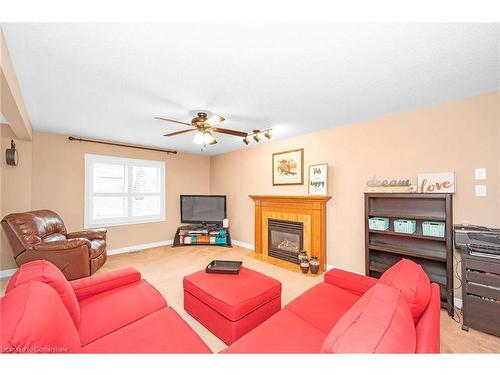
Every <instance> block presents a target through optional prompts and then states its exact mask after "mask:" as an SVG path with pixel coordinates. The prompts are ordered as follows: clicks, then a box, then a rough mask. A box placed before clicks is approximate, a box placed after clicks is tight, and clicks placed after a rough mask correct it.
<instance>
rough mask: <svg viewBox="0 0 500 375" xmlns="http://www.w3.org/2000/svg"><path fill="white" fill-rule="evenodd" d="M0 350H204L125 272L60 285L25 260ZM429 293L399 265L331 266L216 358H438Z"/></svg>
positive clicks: (409, 265)
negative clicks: (378, 272)
mask: <svg viewBox="0 0 500 375" xmlns="http://www.w3.org/2000/svg"><path fill="white" fill-rule="evenodd" d="M0 314H1V316H0V321H1V345H2V346H1V348H2V352H15V353H18V352H77V353H78V352H80V353H82V352H83V353H210V349H209V348H208V347H207V346H206V344H205V343H204V342H203V341H202V340H201V339H200V337H199V336H198V335H197V334H196V333H195V332H194V331H193V330H192V329H191V328H190V327H189V326H188V325H187V323H186V322H184V321H183V320H182V318H181V317H180V316H179V315H178V314H177V313H176V312H175V311H174V310H173V309H172V308H171V307H169V306H168V305H167V302H166V301H165V299H164V298H163V297H162V296H161V295H160V293H159V292H158V291H157V290H156V289H155V288H153V287H152V286H151V285H150V284H148V283H147V282H146V281H145V280H142V279H141V275H140V273H139V272H138V271H136V270H135V269H133V268H127V269H123V270H119V271H114V272H110V273H107V274H103V275H97V276H91V277H86V278H83V279H79V280H75V281H71V282H68V281H67V280H66V279H65V278H64V276H63V274H62V273H61V271H59V269H58V268H57V267H55V266H53V265H52V264H50V263H49V262H47V261H44V260H41V261H34V262H30V263H26V264H24V265H22V266H21V268H20V269H19V270H18V271H17V272H16V273H15V274H14V276H13V277H12V278H11V280H10V281H9V284H8V286H7V293H6V295H5V296H4V297H3V298H2V299H1V300H0ZM439 336H440V296H439V286H438V285H437V284H431V283H430V281H429V278H428V277H427V275H426V274H425V272H424V271H423V270H422V268H421V267H420V266H419V265H417V264H415V263H413V262H411V261H409V260H405V259H403V260H402V261H400V262H399V263H397V264H396V265H394V266H393V267H391V268H390V269H388V270H387V271H386V272H385V273H384V274H383V275H382V277H381V278H380V279H379V280H377V279H374V278H371V277H367V276H361V275H358V274H354V273H351V272H346V271H342V270H338V269H334V270H331V271H329V272H327V273H326V274H325V275H324V282H323V283H321V284H319V285H316V286H315V287H313V288H311V289H309V290H308V291H306V292H305V293H304V294H302V295H301V296H299V297H297V298H296V299H295V300H293V301H292V302H290V303H289V304H288V305H286V306H285V308H284V309H282V310H281V311H279V312H278V313H276V314H275V315H273V316H272V317H271V318H269V319H268V320H266V321H264V322H263V323H262V324H261V325H259V326H257V328H255V329H253V330H252V331H250V332H248V333H247V334H246V335H244V336H243V337H241V338H240V339H239V340H237V341H236V342H234V343H233V344H232V345H231V346H229V347H228V348H226V349H225V350H223V351H222V352H223V353H439Z"/></svg>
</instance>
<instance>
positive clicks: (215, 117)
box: [205, 115, 225, 126]
mask: <svg viewBox="0 0 500 375" xmlns="http://www.w3.org/2000/svg"><path fill="white" fill-rule="evenodd" d="M224 120H225V118H224V117H222V116H219V115H213V116H210V117H209V118H208V119H207V120H206V121H205V124H208V125H210V126H214V125H217V124H218V123H220V122H222V121H224Z"/></svg>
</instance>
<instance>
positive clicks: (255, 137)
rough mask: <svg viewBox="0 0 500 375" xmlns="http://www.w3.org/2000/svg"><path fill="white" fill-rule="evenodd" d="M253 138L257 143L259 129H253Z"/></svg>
mask: <svg viewBox="0 0 500 375" xmlns="http://www.w3.org/2000/svg"><path fill="white" fill-rule="evenodd" d="M253 139H254V141H255V142H257V143H259V141H260V131H258V130H254V131H253Z"/></svg>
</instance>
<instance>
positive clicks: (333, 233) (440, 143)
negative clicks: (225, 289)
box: [210, 92, 500, 272]
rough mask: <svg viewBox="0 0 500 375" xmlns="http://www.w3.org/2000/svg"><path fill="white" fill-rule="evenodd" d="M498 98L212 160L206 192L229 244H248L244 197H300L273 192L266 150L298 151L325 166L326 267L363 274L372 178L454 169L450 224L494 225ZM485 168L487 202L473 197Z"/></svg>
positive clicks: (498, 189) (250, 226)
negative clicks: (215, 203)
mask: <svg viewBox="0 0 500 375" xmlns="http://www.w3.org/2000/svg"><path fill="white" fill-rule="evenodd" d="M499 98H500V93H499V92H496V93H492V94H487V95H482V96H478V97H473V98H468V99H464V100H460V101H456V102H452V103H448V104H444V105H437V106H433V107H429V108H424V109H420V110H417V111H412V112H405V113H401V114H395V115H391V116H386V117H382V118H378V119H374V120H369V121H364V122H361V123H357V124H352V125H349V126H343V127H339V128H332V129H329V130H326V131H321V132H317V133H312V134H308V135H304V136H300V137H295V138H291V139H287V140H284V141H276V142H271V143H267V144H263V145H259V146H258V147H252V148H248V149H245V150H241V151H236V152H231V153H227V154H223V155H220V156H216V157H213V158H212V159H211V170H212V173H211V175H210V181H211V183H210V186H211V193H212V194H227V196H228V216H229V220H230V226H231V235H232V237H233V239H235V240H239V241H243V242H247V243H251V244H253V242H254V238H253V235H254V221H253V220H254V211H253V210H254V206H253V201H252V200H251V199H250V198H249V197H248V195H249V194H275V195H307V184H304V185H302V186H282V187H277V186H275V187H273V186H272V181H271V173H272V169H271V155H272V153H273V152H279V151H285V150H288V149H296V148H304V163H305V169H304V180H305V181H307V173H308V172H307V171H308V166H309V165H311V164H318V163H328V166H329V170H328V173H329V179H328V180H329V181H328V184H329V194H330V195H332V196H333V198H332V199H331V200H330V202H329V203H328V232H327V233H328V253H327V261H328V264H330V265H334V266H336V267H341V268H344V269H348V270H352V271H356V272H364V232H363V230H364V216H363V215H364V207H363V192H364V190H365V184H366V181H367V180H368V179H370V178H371V177H372V176H373V175H376V176H378V177H386V178H392V177H404V178H406V177H408V178H411V179H412V180H413V181H414V183H416V177H417V173H421V172H446V171H455V172H456V174H457V193H456V194H455V195H454V221H455V223H461V222H463V221H468V222H470V223H475V224H482V225H489V226H497V227H500V152H499V149H500V134H499V132H500V130H499V128H500V119H499V105H498V104H499ZM476 167H486V168H487V177H488V179H487V181H486V184H487V188H488V197H484V198H477V197H475V196H474V185H475V183H474V168H476Z"/></svg>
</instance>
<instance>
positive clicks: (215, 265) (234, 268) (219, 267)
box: [205, 260, 243, 275]
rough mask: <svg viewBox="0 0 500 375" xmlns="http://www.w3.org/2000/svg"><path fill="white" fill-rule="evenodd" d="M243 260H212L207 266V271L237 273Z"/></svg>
mask: <svg viewBox="0 0 500 375" xmlns="http://www.w3.org/2000/svg"><path fill="white" fill-rule="evenodd" d="M242 264H243V262H240V261H235V260H212V261H211V262H210V263H209V264H208V266H207V267H206V268H205V272H206V273H225V274H229V275H237V274H239V273H240V268H241V265H242Z"/></svg>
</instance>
